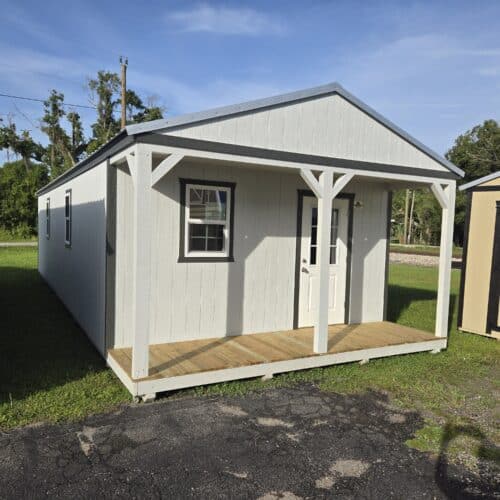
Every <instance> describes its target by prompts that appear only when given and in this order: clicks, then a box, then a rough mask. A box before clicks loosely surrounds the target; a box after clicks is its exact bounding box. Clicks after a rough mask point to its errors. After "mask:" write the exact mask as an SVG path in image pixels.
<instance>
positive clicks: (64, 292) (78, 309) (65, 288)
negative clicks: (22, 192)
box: [38, 162, 107, 353]
mask: <svg viewBox="0 0 500 500" xmlns="http://www.w3.org/2000/svg"><path fill="white" fill-rule="evenodd" d="M106 177H107V172H106V162H103V163H102V164H100V165H99V166H97V167H95V168H93V169H92V170H89V171H88V172H85V173H84V174H82V175H80V176H78V177H76V178H74V179H71V180H70V181H68V182H67V183H65V184H63V185H61V186H58V187H56V188H55V189H53V190H52V191H50V192H48V193H45V194H43V195H41V196H40V197H39V198H38V223H39V231H38V233H39V245H38V252H39V259H38V270H39V272H40V274H41V275H42V277H43V278H44V279H45V281H46V282H47V283H48V285H49V286H50V287H51V288H52V289H53V290H54V292H55V293H56V294H57V296H58V297H59V298H60V299H61V300H62V302H63V303H64V304H65V306H66V307H67V308H68V310H69V311H70V313H71V314H72V315H73V317H74V318H75V320H76V321H77V322H78V324H79V325H80V326H81V327H82V329H83V330H84V331H85V332H86V333H87V335H88V336H89V338H90V339H91V341H92V342H93V344H94V345H95V346H96V348H97V349H98V350H99V351H100V352H101V353H104V349H105V295H106V293H105V292H106V290H105V286H106V285H105V273H106V208H105V200H106ZM67 189H71V201H72V208H71V218H72V219H71V220H72V231H71V233H72V237H71V247H66V245H65V243H64V226H65V221H64V203H65V202H64V198H65V193H66V190H67ZM47 198H50V238H49V239H47V238H46V237H45V202H46V200H47Z"/></svg>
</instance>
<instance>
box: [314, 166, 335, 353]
mask: <svg viewBox="0 0 500 500" xmlns="http://www.w3.org/2000/svg"><path fill="white" fill-rule="evenodd" d="M319 185H320V189H321V194H322V197H321V198H318V229H317V231H318V233H317V235H318V236H317V238H318V246H317V249H318V250H317V252H318V256H317V262H318V274H319V279H318V285H317V288H316V290H315V293H316V304H318V311H317V317H316V323H315V325H314V352H317V353H325V352H327V351H328V287H329V280H330V236H331V234H330V233H331V226H332V199H333V198H332V191H333V172H332V171H331V170H330V171H326V172H323V173H321V174H320V176H319Z"/></svg>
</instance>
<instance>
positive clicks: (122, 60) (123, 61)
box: [120, 56, 128, 128]
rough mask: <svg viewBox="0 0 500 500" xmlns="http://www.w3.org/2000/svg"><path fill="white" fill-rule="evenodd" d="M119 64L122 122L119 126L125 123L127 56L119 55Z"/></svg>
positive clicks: (122, 126)
mask: <svg viewBox="0 0 500 500" xmlns="http://www.w3.org/2000/svg"><path fill="white" fill-rule="evenodd" d="M120 64H121V66H122V123H121V128H125V126H126V125H127V66H128V57H125V58H123V57H122V56H120Z"/></svg>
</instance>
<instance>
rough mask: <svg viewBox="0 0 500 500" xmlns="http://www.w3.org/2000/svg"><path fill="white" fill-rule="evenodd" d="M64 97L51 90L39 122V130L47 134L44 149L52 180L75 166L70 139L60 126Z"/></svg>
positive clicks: (63, 112) (63, 113) (63, 114)
mask: <svg viewBox="0 0 500 500" xmlns="http://www.w3.org/2000/svg"><path fill="white" fill-rule="evenodd" d="M63 102H64V95H63V94H61V93H60V92H57V91H56V90H52V91H51V93H50V95H49V97H48V99H47V100H46V101H45V102H44V103H43V105H44V109H45V114H44V115H43V117H42V120H41V125H42V126H41V130H42V132H44V133H45V134H47V136H48V138H49V144H48V146H47V149H46V161H47V163H48V164H49V165H50V176H51V178H52V179H54V178H56V177H58V176H59V175H61V174H62V173H63V172H64V171H66V170H68V168H71V167H72V166H74V164H75V160H74V158H73V156H72V154H71V147H70V142H71V141H70V138H69V136H68V134H67V133H66V131H65V130H64V128H63V127H62V125H61V119H62V118H63V117H64V116H65V114H66V113H65V111H64V109H63Z"/></svg>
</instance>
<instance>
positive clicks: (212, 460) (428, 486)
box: [0, 385, 500, 499]
mask: <svg viewBox="0 0 500 500" xmlns="http://www.w3.org/2000/svg"><path fill="white" fill-rule="evenodd" d="M422 425H423V421H422V418H421V416H420V415H418V414H416V413H409V412H402V411H399V410H395V409H394V408H393V407H391V406H390V405H389V404H388V402H387V400H386V399H385V397H384V396H382V395H379V394H367V395H361V396H341V395H336V394H331V393H324V392H321V391H319V390H318V389H317V388H315V387H314V386H311V385H302V386H298V387H295V388H291V389H273V390H267V391H263V392H261V393H257V394H251V395H247V396H245V397H242V398H236V397H232V398H184V399H177V400H168V399H164V400H160V401H159V402H157V403H153V404H149V405H138V406H127V407H124V408H123V409H121V410H120V411H118V412H116V413H113V414H107V415H100V416H94V417H91V418H88V419H86V420H85V421H83V422H80V423H78V424H63V425H50V426H49V425H40V426H34V427H29V428H23V429H19V430H15V431H12V432H9V433H4V434H2V435H1V436H0V496H1V497H2V498H20V497H22V498H26V497H29V498H38V497H45V496H49V497H51V498H95V497H100V498H113V497H126V498H139V497H148V498H160V497H164V498H167V497H168V498H266V499H275V498H288V499H294V498H322V497H330V498H331V497H336V498H354V497H356V498H377V499H379V498H492V497H494V496H495V492H497V493H498V491H499V488H500V485H499V483H498V481H497V482H495V479H494V477H491V476H490V477H488V474H483V475H482V476H477V475H474V474H472V473H470V472H468V471H466V470H465V469H461V468H459V467H455V466H448V464H447V463H446V461H445V460H443V459H439V458H436V457H430V456H428V455H427V454H424V453H421V452H418V451H416V450H412V449H410V448H408V447H407V446H406V445H405V441H406V440H407V439H409V438H410V437H412V435H413V433H414V432H415V430H416V429H418V428H419V427H422Z"/></svg>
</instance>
